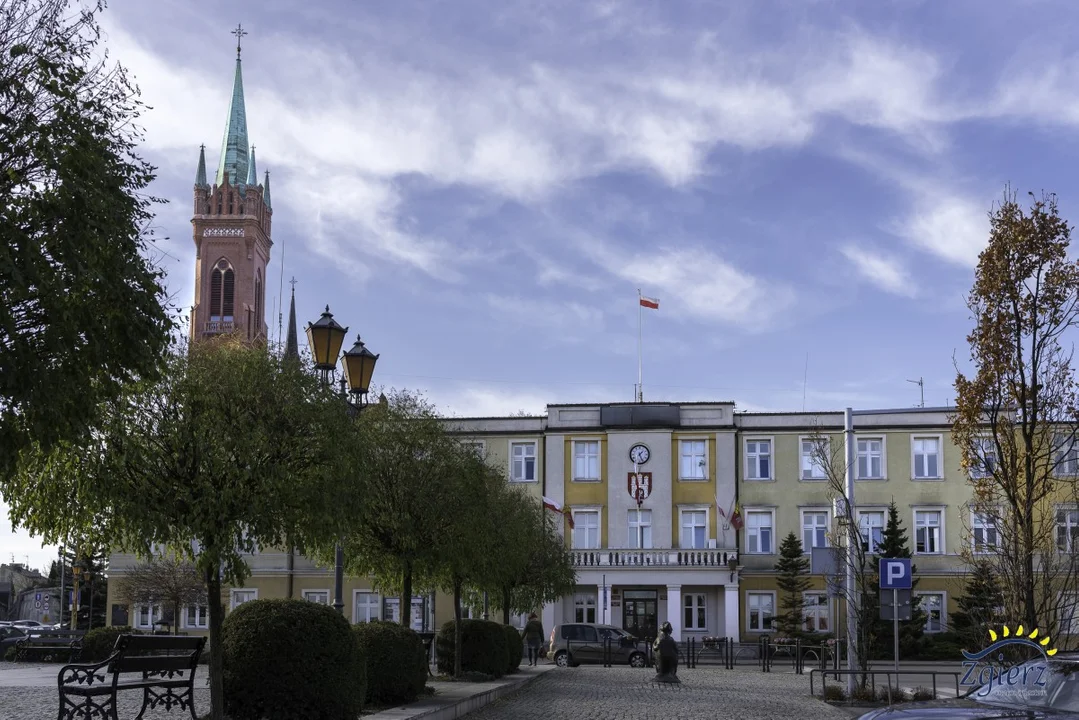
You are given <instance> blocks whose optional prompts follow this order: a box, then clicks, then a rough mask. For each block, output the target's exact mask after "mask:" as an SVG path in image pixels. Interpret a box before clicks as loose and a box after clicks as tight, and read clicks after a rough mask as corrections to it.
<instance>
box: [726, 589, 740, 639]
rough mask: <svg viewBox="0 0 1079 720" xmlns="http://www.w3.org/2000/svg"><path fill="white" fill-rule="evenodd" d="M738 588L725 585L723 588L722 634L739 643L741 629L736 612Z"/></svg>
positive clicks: (738, 614)
mask: <svg viewBox="0 0 1079 720" xmlns="http://www.w3.org/2000/svg"><path fill="white" fill-rule="evenodd" d="M738 602H739V595H738V586H737V585H726V586H724V588H723V634H724V635H726V636H727V637H729V638H732V639H733V640H734V641H735V642H739V638H740V637H741V635H740V634H739V630H740V629H741V628H740V626H739V624H738V618H739V616H740V613H739V612H738Z"/></svg>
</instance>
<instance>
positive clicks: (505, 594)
mask: <svg viewBox="0 0 1079 720" xmlns="http://www.w3.org/2000/svg"><path fill="white" fill-rule="evenodd" d="M510 594H511V593H510V589H509V587H504V588H502V624H503V625H509V624H510Z"/></svg>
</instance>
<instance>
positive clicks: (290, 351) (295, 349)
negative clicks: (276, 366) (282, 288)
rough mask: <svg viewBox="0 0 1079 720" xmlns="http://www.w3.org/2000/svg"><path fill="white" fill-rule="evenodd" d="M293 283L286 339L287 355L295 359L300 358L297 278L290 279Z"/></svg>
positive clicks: (290, 282)
mask: <svg viewBox="0 0 1079 720" xmlns="http://www.w3.org/2000/svg"><path fill="white" fill-rule="evenodd" d="M289 284H290V285H292V300H291V301H290V302H289V306H288V336H287V338H286V340H285V357H286V358H291V359H294V360H299V358H300V343H299V341H298V340H297V338H296V278H295V277H293V278H292V280H290V281H289Z"/></svg>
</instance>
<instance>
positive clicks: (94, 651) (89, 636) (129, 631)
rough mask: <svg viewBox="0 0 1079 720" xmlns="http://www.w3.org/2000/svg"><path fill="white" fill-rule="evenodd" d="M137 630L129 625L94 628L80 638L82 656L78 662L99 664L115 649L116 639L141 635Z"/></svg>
mask: <svg viewBox="0 0 1079 720" xmlns="http://www.w3.org/2000/svg"><path fill="white" fill-rule="evenodd" d="M141 634H142V633H140V632H139V631H138V630H136V629H134V628H133V627H131V626H130V625H109V626H107V627H99V628H94V629H93V630H90V631H89V632H87V633H86V634H85V635H84V636H83V638H82V656H81V657H80V660H79V662H101V661H102V660H104V659H105V658H107V657H108V656H109V655H112V649H113V648H114V647H116V638H118V637H120V636H121V635H141Z"/></svg>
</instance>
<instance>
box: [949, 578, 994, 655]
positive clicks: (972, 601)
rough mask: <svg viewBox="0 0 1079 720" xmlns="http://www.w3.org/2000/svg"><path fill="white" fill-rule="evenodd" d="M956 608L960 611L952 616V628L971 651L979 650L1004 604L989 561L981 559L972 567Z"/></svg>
mask: <svg viewBox="0 0 1079 720" xmlns="http://www.w3.org/2000/svg"><path fill="white" fill-rule="evenodd" d="M958 605H959V612H955V613H952V629H954V630H955V632H957V633H958V634H959V636H960V637H961V638H962V639H963V642H966V643H970V648H972V649H973V648H978V647H981V646H982V645H984V644H985V642H986V638H988V637H989V628H990V627H992V626H993V625H994V624H995V623H996V622H997V621H998V620H999V619H1000V618H999V613H1000V608H1001V607H1002V606H1003V605H1004V593H1003V592H1002V591H1001V589H1000V581H999V580H998V578H997V576H996V574H994V572H993V565H992V563H991V562H988V561H986V560H984V559H982V560H979V561H977V562H975V563H974V564H973V565H972V566H971V568H970V574H968V575H967V582H966V587H965V588H964V591H963V597H961V598H959V600H958Z"/></svg>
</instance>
